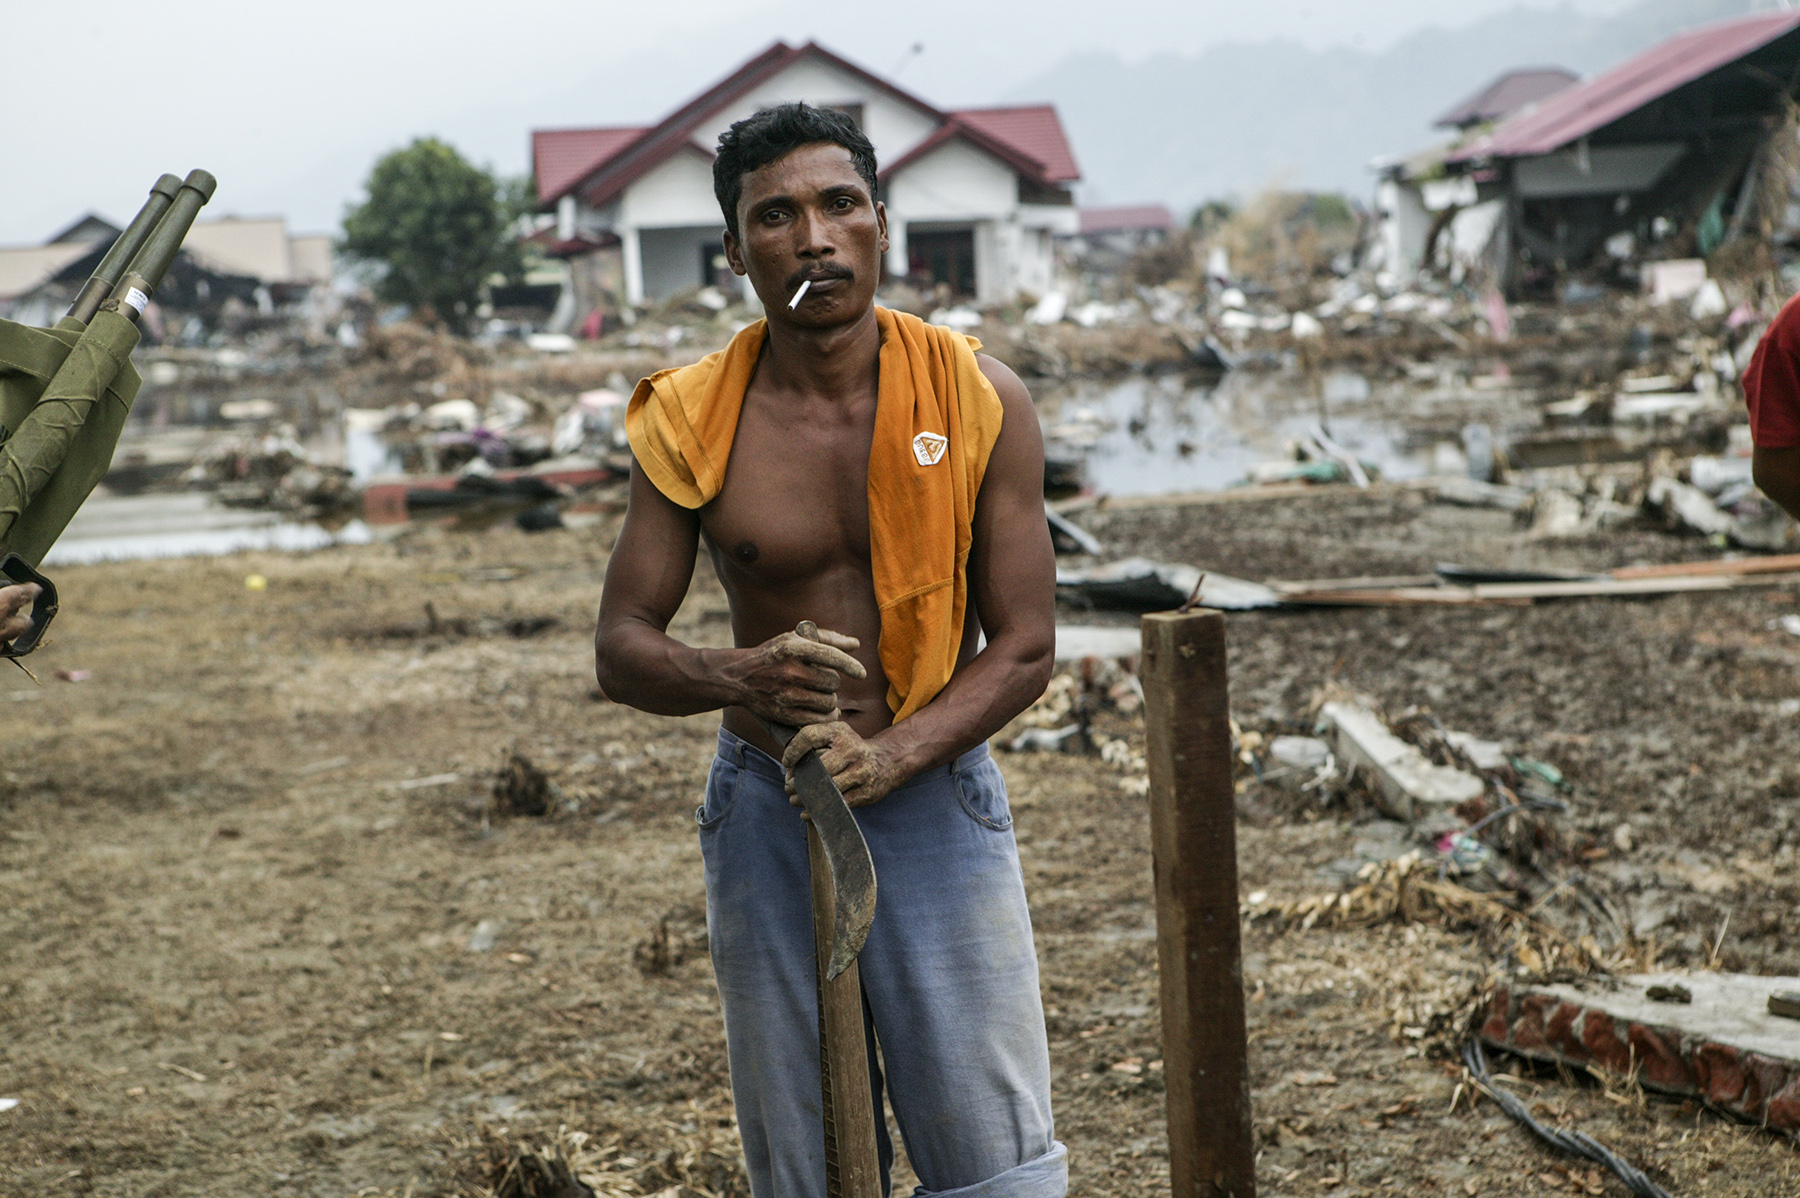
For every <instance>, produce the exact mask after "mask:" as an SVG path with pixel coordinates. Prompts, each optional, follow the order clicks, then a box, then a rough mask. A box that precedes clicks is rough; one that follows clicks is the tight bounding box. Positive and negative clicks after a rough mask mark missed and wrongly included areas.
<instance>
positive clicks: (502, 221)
mask: <svg viewBox="0 0 1800 1198" xmlns="http://www.w3.org/2000/svg"><path fill="white" fill-rule="evenodd" d="M366 186H367V190H368V198H367V199H366V200H364V201H363V202H362V203H361V204H357V205H354V206H352V207H351V208H350V209H349V210H348V211H347V212H346V213H345V214H344V236H343V237H342V238H341V239H340V240H339V242H338V251H339V252H340V253H341V254H343V255H344V256H345V257H348V258H352V259H357V260H360V261H363V262H367V263H371V264H374V265H375V266H376V267H377V268H378V270H379V273H378V276H377V279H376V281H375V293H376V295H377V296H378V297H379V298H381V299H383V300H386V301H388V302H390V303H397V304H407V305H409V306H411V307H412V308H413V309H415V310H416V311H419V312H420V313H421V315H435V316H436V317H437V318H438V319H439V320H442V321H443V322H444V323H445V324H446V325H447V326H449V327H450V328H451V329H452V330H453V331H455V332H458V333H461V332H466V331H467V329H468V325H469V318H470V317H471V316H472V315H473V314H474V311H475V307H476V305H477V304H478V303H479V302H480V297H481V288H482V285H483V284H484V283H485V282H487V280H488V278H489V277H490V276H492V275H494V274H505V275H516V274H518V273H519V271H520V269H521V265H522V263H521V258H520V252H519V245H518V240H517V238H515V237H514V236H513V232H512V227H511V226H512V221H513V219H514V218H515V217H516V216H517V215H518V212H519V210H520V204H521V198H520V196H521V192H520V189H519V187H518V184H517V182H516V181H502V180H500V179H496V178H495V177H494V175H493V174H492V173H491V172H489V171H486V170H483V169H482V168H480V167H478V166H475V165H474V164H472V163H470V162H469V161H467V160H466V159H465V158H463V156H462V155H461V154H458V153H457V152H456V149H455V147H453V146H451V145H449V144H447V143H445V142H441V141H439V140H438V139H437V138H435V137H422V138H419V139H418V140H416V141H414V142H413V143H412V144H411V145H410V146H407V147H406V148H405V149H401V150H395V151H393V152H392V153H390V154H388V155H386V156H385V157H383V158H382V159H381V160H380V161H379V162H377V163H376V164H375V169H374V170H372V171H370V172H369V181H368V183H367V185H366ZM427 310H428V311H427Z"/></svg>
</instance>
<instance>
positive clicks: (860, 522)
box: [701, 403, 874, 583]
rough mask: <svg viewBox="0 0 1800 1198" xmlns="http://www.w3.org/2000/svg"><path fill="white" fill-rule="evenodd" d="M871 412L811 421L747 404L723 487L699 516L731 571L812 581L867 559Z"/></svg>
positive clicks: (763, 577) (771, 580) (768, 579)
mask: <svg viewBox="0 0 1800 1198" xmlns="http://www.w3.org/2000/svg"><path fill="white" fill-rule="evenodd" d="M869 409H870V410H869V411H868V412H867V413H857V412H851V413H848V414H835V413H834V414H833V415H835V416H836V418H835V419H832V418H826V419H807V418H805V417H804V416H795V415H790V414H786V413H775V414H771V413H768V412H763V411H757V410H754V409H752V407H751V405H750V404H748V403H746V405H745V412H744V414H743V417H742V418H741V419H740V420H739V423H738V429H737V435H736V437H735V438H734V439H733V442H732V447H731V457H730V459H729V462H728V464H727V467H726V471H725V484H724V486H723V488H722V489H721V490H720V492H719V495H718V497H717V498H716V499H714V500H713V502H712V503H710V504H708V505H707V507H706V509H705V510H704V511H703V512H702V513H701V522H702V526H703V527H704V528H705V530H706V534H707V537H708V539H709V540H710V541H711V542H712V543H713V545H714V546H716V547H717V549H718V550H719V552H720V553H722V554H723V555H724V556H725V557H726V558H727V559H728V560H729V561H730V562H731V563H732V565H733V566H735V567H737V568H738V569H739V570H741V571H743V572H744V573H745V574H747V575H749V576H751V577H754V578H756V579H759V580H761V581H764V582H767V583H780V582H790V581H804V580H806V579H808V578H811V577H814V576H816V575H817V574H819V573H821V572H823V571H826V570H829V569H831V568H833V567H835V566H840V565H842V564H844V563H845V562H855V563H859V564H862V565H864V566H865V568H866V564H867V562H868V560H869V445H870V439H871V437H872V436H873V432H874V412H873V405H872V404H871V405H869Z"/></svg>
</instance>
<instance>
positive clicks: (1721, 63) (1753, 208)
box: [1379, 11, 1800, 296]
mask: <svg viewBox="0 0 1800 1198" xmlns="http://www.w3.org/2000/svg"><path fill="white" fill-rule="evenodd" d="M1797 94H1800V12H1794V11H1781V12H1774V13H1764V14H1761V15H1758V16H1752V17H1745V18H1742V19H1739V20H1733V21H1726V22H1722V23H1719V24H1714V25H1708V26H1704V27H1701V28H1699V29H1693V30H1689V31H1687V32H1685V33H1682V34H1678V35H1677V36H1675V37H1673V38H1670V39H1669V40H1667V41H1665V42H1663V43H1662V44H1660V45H1658V46H1655V47H1653V48H1652V49H1650V50H1647V51H1645V52H1644V53H1642V54H1639V55H1637V56H1636V57H1634V58H1631V59H1628V60H1627V61H1625V62H1623V63H1621V64H1619V65H1618V66H1615V67H1613V68H1611V69H1610V70H1607V71H1604V72H1602V73H1601V74H1599V75H1596V76H1594V77H1593V78H1591V79H1587V80H1585V81H1582V82H1580V83H1573V84H1570V83H1568V81H1567V73H1566V72H1562V71H1560V70H1552V69H1538V70H1533V71H1527V72H1514V73H1511V74H1509V75H1507V76H1503V77H1502V78H1501V79H1500V80H1497V81H1496V82H1495V83H1494V84H1491V85H1489V87H1487V88H1485V89H1483V91H1482V92H1481V93H1478V94H1477V96H1474V97H1471V98H1470V99H1469V100H1468V101H1465V102H1464V103H1463V104H1461V105H1458V107H1457V109H1454V110H1452V112H1451V113H1448V114H1446V117H1445V119H1444V120H1442V121H1440V124H1450V125H1454V126H1457V127H1460V128H1462V129H1463V131H1464V132H1463V135H1462V136H1461V137H1459V138H1458V139H1457V140H1456V141H1454V142H1452V143H1450V144H1448V145H1444V146H1440V147H1438V148H1436V149H1433V150H1429V151H1426V152H1424V153H1421V154H1418V155H1415V156H1413V157H1411V158H1407V159H1405V160H1402V161H1399V162H1394V163H1390V164H1388V165H1386V166H1384V167H1383V168H1382V181H1381V185H1380V189H1379V205H1380V209H1381V215H1382V220H1383V228H1382V238H1381V244H1382V253H1383V263H1382V264H1383V266H1384V267H1386V268H1387V269H1389V270H1392V271H1394V272H1396V273H1402V274H1405V273H1411V272H1413V271H1417V270H1420V269H1433V268H1436V269H1445V270H1448V271H1450V272H1451V273H1452V274H1453V275H1455V276H1457V277H1460V276H1461V274H1462V273H1464V272H1466V271H1467V270H1470V269H1481V270H1483V271H1485V272H1486V273H1488V274H1489V275H1490V276H1491V277H1492V278H1493V279H1494V280H1495V281H1496V282H1497V283H1498V285H1499V286H1500V287H1501V288H1502V289H1503V290H1504V291H1506V292H1507V293H1508V294H1509V295H1515V296H1516V295H1518V294H1520V293H1521V292H1523V291H1525V290H1530V289H1533V288H1536V287H1541V286H1542V285H1544V284H1546V283H1548V282H1551V281H1553V280H1554V279H1556V278H1557V277H1559V276H1561V275H1562V274H1563V273H1564V272H1565V271H1567V270H1569V269H1573V268H1578V267H1580V266H1583V265H1586V264H1588V263H1590V262H1592V261H1593V260H1595V259H1596V258H1597V257H1599V256H1600V255H1601V254H1602V252H1603V250H1604V249H1605V248H1606V247H1608V246H1609V245H1610V247H1611V248H1612V250H1613V251H1615V252H1616V253H1617V254H1618V255H1619V256H1621V257H1624V256H1629V255H1630V254H1631V253H1632V252H1633V251H1635V250H1637V249H1639V248H1641V247H1645V246H1647V245H1650V244H1657V245H1663V246H1667V247H1668V249H1669V251H1670V252H1669V253H1667V254H1658V255H1657V256H1672V257H1688V256H1693V255H1694V254H1699V255H1702V256H1704V255H1708V254H1710V253H1711V252H1712V251H1713V250H1714V249H1716V248H1717V247H1718V246H1719V245H1721V244H1723V243H1724V242H1725V241H1727V240H1731V239H1733V238H1735V237H1737V236H1739V235H1743V234H1766V233H1768V232H1770V231H1771V230H1772V229H1773V228H1776V227H1779V226H1782V225H1784V224H1785V223H1787V220H1788V212H1787V209H1788V202H1789V197H1788V195H1787V183H1788V176H1789V175H1791V173H1792V172H1791V167H1792V161H1791V160H1792V159H1794V158H1795V157H1796V154H1795V144H1796V143H1795V120H1794V115H1793V114H1794V106H1795V97H1796V95H1797Z"/></svg>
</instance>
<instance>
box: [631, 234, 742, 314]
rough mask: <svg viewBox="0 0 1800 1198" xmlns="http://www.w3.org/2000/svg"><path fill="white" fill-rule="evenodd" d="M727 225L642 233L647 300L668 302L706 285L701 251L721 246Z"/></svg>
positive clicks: (644, 283)
mask: <svg viewBox="0 0 1800 1198" xmlns="http://www.w3.org/2000/svg"><path fill="white" fill-rule="evenodd" d="M722 232H724V226H723V225H695V226H689V227H687V228H680V229H640V230H639V231H638V234H637V236H638V245H639V248H640V251H641V254H642V258H641V269H642V270H643V288H644V298H646V299H649V300H665V299H668V298H669V297H670V296H673V295H678V294H680V293H681V292H683V291H692V290H694V289H695V288H696V287H699V286H701V285H702V283H704V282H705V275H703V274H702V273H701V260H700V251H701V248H702V247H704V246H713V245H717V244H718V242H719V235H720V234H721V233H722Z"/></svg>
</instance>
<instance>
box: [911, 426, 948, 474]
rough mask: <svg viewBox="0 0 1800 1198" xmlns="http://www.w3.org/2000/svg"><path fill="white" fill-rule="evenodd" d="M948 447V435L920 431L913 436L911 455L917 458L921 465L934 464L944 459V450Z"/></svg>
mask: <svg viewBox="0 0 1800 1198" xmlns="http://www.w3.org/2000/svg"><path fill="white" fill-rule="evenodd" d="M949 447H950V438H948V437H941V436H939V435H938V434H937V433H920V434H919V435H918V436H916V437H914V438H913V457H915V458H917V459H919V465H921V466H935V465H937V464H938V463H939V462H941V461H943V460H944V450H946V449H948V448H949Z"/></svg>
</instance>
